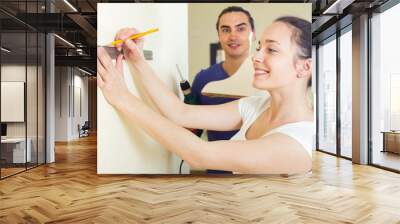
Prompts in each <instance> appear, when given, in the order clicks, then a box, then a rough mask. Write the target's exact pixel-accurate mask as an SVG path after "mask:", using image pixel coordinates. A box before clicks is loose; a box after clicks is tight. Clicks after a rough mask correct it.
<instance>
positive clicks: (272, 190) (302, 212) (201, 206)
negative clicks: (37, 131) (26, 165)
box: [0, 137, 400, 224]
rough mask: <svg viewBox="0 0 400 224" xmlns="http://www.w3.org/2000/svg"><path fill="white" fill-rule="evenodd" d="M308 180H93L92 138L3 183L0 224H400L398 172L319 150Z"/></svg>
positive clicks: (95, 177)
mask: <svg viewBox="0 0 400 224" xmlns="http://www.w3.org/2000/svg"><path fill="white" fill-rule="evenodd" d="M313 166H314V167H313V172H312V173H310V174H308V175H306V176H291V177H281V176H268V175H263V176H254V175H243V176H242V175H240V176H234V177H215V176H214V177H209V176H184V177H180V176H160V175H159V176H129V175H119V176H98V175H97V174H96V139H95V137H89V138H83V139H82V140H81V141H76V142H71V143H69V144H57V147H56V163H55V164H51V165H46V166H41V167H38V168H35V169H32V170H29V171H27V172H24V173H21V174H18V175H16V176H12V177H9V178H7V179H4V180H2V181H0V223H44V222H48V223H373V224H376V223H385V224H386V223H400V175H399V174H396V173H391V172H388V171H384V170H380V169H377V168H374V167H369V166H359V165H352V164H351V162H350V161H348V160H343V159H337V158H335V157H333V156H330V155H327V154H323V153H320V152H316V153H315V155H314V165H313Z"/></svg>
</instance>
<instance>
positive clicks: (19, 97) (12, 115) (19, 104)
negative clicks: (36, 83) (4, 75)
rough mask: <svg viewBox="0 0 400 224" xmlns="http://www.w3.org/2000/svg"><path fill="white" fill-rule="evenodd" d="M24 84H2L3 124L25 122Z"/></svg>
mask: <svg viewBox="0 0 400 224" xmlns="http://www.w3.org/2000/svg"><path fill="white" fill-rule="evenodd" d="M24 93H25V91H24V82H1V122H24V98H25V97H24Z"/></svg>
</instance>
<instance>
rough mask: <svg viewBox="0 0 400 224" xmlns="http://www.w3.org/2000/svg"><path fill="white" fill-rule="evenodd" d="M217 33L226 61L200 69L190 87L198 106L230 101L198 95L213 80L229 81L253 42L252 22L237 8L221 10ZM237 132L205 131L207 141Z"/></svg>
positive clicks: (248, 14) (247, 54)
mask: <svg viewBox="0 0 400 224" xmlns="http://www.w3.org/2000/svg"><path fill="white" fill-rule="evenodd" d="M216 28H217V33H218V38H219V43H220V45H221V47H222V49H223V50H224V53H225V61H223V62H221V63H218V64H215V65H212V66H211V67H209V68H207V69H204V70H201V71H200V72H199V73H198V74H197V75H196V77H195V79H194V81H193V84H192V93H193V95H194V96H195V97H196V98H197V100H198V104H201V105H216V104H222V103H227V102H230V101H233V100H235V99H233V98H223V97H207V96H204V95H202V94H201V91H202V89H203V88H204V86H205V85H206V84H207V83H209V82H212V81H218V80H223V79H226V78H229V77H230V76H232V75H233V74H235V73H236V71H237V70H238V69H239V67H240V66H241V64H242V63H243V62H244V60H245V59H246V58H248V57H249V52H250V42H251V41H254V40H255V35H254V20H253V18H252V17H251V15H250V13H249V12H248V11H247V10H245V9H243V8H241V7H238V6H230V7H228V8H225V9H224V10H222V12H221V13H220V14H219V16H218V20H217V24H216ZM236 132H237V131H226V132H221V131H212V130H208V131H207V135H208V140H209V141H217V140H229V139H230V138H231V137H232V136H233V135H234V134H235V133H236ZM207 172H208V173H227V172H224V171H215V170H208V171H207Z"/></svg>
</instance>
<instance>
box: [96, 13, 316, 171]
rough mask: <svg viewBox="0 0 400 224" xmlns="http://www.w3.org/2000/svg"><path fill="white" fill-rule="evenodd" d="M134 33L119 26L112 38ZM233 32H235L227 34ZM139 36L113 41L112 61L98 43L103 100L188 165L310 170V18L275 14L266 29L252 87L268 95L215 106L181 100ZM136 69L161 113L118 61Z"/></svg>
mask: <svg viewBox="0 0 400 224" xmlns="http://www.w3.org/2000/svg"><path fill="white" fill-rule="evenodd" d="M135 33H137V30H135V29H122V30H120V31H119V32H118V34H117V35H116V39H123V40H124V39H126V38H127V37H129V36H131V35H133V34H135ZM232 35H234V34H232ZM142 45H143V40H135V41H133V40H125V41H124V43H123V44H120V45H118V46H117V49H118V50H120V51H121V49H123V52H124V55H123V56H122V55H120V56H118V58H117V60H116V64H115V65H113V63H112V61H111V59H110V58H109V56H108V55H107V53H106V52H105V51H104V49H102V48H99V49H98V52H97V54H98V56H97V57H98V58H97V72H98V75H97V82H98V86H99V87H100V89H101V90H102V92H103V95H104V97H105V98H106V100H107V101H108V102H109V103H110V104H111V105H113V106H114V107H115V108H116V109H117V110H118V111H119V112H120V113H121V114H122V115H123V116H126V117H127V118H128V119H129V120H130V121H131V122H133V123H135V124H137V125H139V126H141V127H142V128H143V129H144V130H145V131H146V132H147V133H148V134H149V135H151V136H152V137H153V138H155V139H156V140H158V141H159V142H160V143H161V144H162V145H163V146H165V147H166V148H167V149H168V150H169V151H171V152H174V153H176V154H178V155H179V156H180V157H181V158H183V159H184V160H185V161H186V162H187V163H189V164H190V165H191V166H193V167H197V168H203V169H215V170H231V171H234V172H236V173H262V174H267V173H268V174H295V173H305V172H308V171H309V170H310V169H311V163H312V159H311V151H312V138H313V134H314V123H313V110H312V108H311V107H310V106H309V102H308V99H307V89H308V88H309V86H310V83H311V82H310V81H311V24H310V23H309V22H307V21H305V20H302V19H299V18H296V17H282V18H279V19H277V20H275V21H274V22H273V23H272V25H270V26H269V27H268V28H266V30H265V31H264V33H263V35H262V39H261V40H260V42H259V48H258V50H257V53H256V54H255V55H254V56H253V65H254V80H253V86H254V87H255V88H258V89H262V90H265V91H268V92H269V94H270V98H269V99H268V98H266V97H262V96H254V97H245V98H242V99H240V100H237V101H234V102H230V103H226V104H222V105H213V106H199V105H186V104H184V103H182V102H181V101H180V99H179V98H178V97H177V96H176V95H174V93H172V92H171V91H170V90H169V89H168V88H167V87H166V86H164V84H163V83H162V82H161V81H160V80H159V79H158V77H157V76H156V75H155V74H154V71H153V70H152V68H151V67H150V66H149V65H148V63H147V62H146V61H145V59H144V57H143V55H142V53H141V52H142V50H141V46H142ZM123 58H125V59H126V60H127V61H129V62H130V63H131V64H132V65H133V66H134V68H135V69H136V70H137V74H136V75H138V76H139V79H140V80H141V82H142V83H141V84H142V85H143V86H144V88H145V90H146V91H147V92H148V94H149V95H150V96H151V98H152V100H153V101H154V102H155V103H156V105H157V107H158V108H159V110H160V111H161V112H162V114H163V115H164V116H162V115H160V114H158V113H156V112H154V111H153V110H151V109H150V108H149V107H148V106H146V105H145V104H144V103H143V102H142V101H140V99H138V98H137V97H135V96H134V95H132V94H131V93H130V92H129V91H128V89H127V87H126V84H125V82H124V79H123V72H122V60H123ZM183 127H186V128H197V129H207V130H217V131H227V130H235V129H239V128H240V131H239V132H238V133H237V134H236V135H235V136H233V137H232V139H231V140H229V141H215V142H206V141H203V140H202V139H200V138H198V137H197V136H195V135H194V134H192V133H191V132H190V131H188V130H187V129H186V128H183Z"/></svg>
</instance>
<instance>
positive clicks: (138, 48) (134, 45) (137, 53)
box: [115, 28, 144, 63]
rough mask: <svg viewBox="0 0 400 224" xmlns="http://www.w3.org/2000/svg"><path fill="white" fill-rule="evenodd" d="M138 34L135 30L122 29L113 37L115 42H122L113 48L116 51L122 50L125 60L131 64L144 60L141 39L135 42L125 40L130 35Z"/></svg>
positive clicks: (142, 41) (142, 40)
mask: <svg viewBox="0 0 400 224" xmlns="http://www.w3.org/2000/svg"><path fill="white" fill-rule="evenodd" d="M137 33H140V32H139V31H138V30H137V29H135V28H124V29H121V30H119V31H118V32H117V34H116V35H115V40H124V42H123V43H119V44H116V45H115V47H116V48H117V50H118V51H121V50H123V53H124V57H125V59H127V60H129V61H130V62H132V63H135V62H137V61H139V60H141V59H144V56H143V43H144V39H143V37H140V38H137V39H135V40H130V39H127V38H129V37H130V36H132V35H135V34H137Z"/></svg>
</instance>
